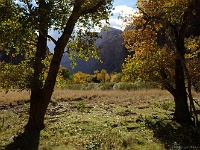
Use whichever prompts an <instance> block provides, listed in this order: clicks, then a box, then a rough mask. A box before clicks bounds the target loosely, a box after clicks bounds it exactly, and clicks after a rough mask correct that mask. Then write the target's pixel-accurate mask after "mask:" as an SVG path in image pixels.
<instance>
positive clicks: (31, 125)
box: [26, 10, 79, 132]
mask: <svg viewBox="0 0 200 150" xmlns="http://www.w3.org/2000/svg"><path fill="white" fill-rule="evenodd" d="M76 11H77V10H74V13H72V15H71V16H70V18H69V20H68V22H67V24H66V28H65V30H64V32H63V34H62V36H61V37H60V38H59V39H58V41H57V42H56V43H55V44H56V46H55V48H54V55H53V58H52V60H51V63H50V67H49V72H48V75H47V78H46V80H45V84H44V85H43V86H42V88H41V87H40V85H39V84H38V85H39V86H37V84H35V83H34V86H33V88H32V91H31V101H30V114H29V121H28V123H27V125H26V131H27V132H29V131H30V132H32V131H33V130H36V131H40V130H42V129H43V128H44V127H45V125H44V119H45V114H46V111H47V108H48V105H49V102H50V100H51V96H52V93H53V90H54V86H55V83H56V77H57V74H58V70H59V68H60V62H61V59H62V55H63V53H64V49H65V46H66V44H67V42H68V40H69V38H70V36H71V33H72V31H73V28H74V26H75V23H76V22H77V20H78V18H79V14H77V13H76ZM38 50H39V49H37V51H38ZM34 69H37V68H34ZM36 72H37V71H36ZM37 78H38V77H37ZM37 78H36V79H37Z"/></svg>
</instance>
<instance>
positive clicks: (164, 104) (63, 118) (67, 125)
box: [0, 89, 200, 150]
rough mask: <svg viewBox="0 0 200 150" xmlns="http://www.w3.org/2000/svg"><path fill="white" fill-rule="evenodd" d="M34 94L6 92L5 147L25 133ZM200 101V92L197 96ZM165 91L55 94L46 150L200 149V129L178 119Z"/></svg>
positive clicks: (0, 118) (0, 112) (1, 136)
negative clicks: (174, 118) (181, 122)
mask: <svg viewBox="0 0 200 150" xmlns="http://www.w3.org/2000/svg"><path fill="white" fill-rule="evenodd" d="M29 96H30V92H28V91H22V92H14V91H10V92H8V93H7V94H5V92H0V97H1V99H0V149H4V147H5V146H6V145H7V144H9V143H10V142H12V140H13V137H14V136H15V135H16V134H18V133H20V132H22V131H23V126H24V125H25V124H26V123H27V120H28V108H29ZM194 98H195V99H196V100H197V101H198V102H200V93H194ZM173 112H174V103H173V97H172V96H171V95H170V94H169V93H168V92H167V91H164V90H158V89H148V90H145V89H140V90H59V89H57V90H55V91H54V93H53V96H52V100H51V103H50V105H49V108H48V111H47V115H46V121H45V124H46V128H45V129H44V130H42V131H41V134H40V145H39V149H40V150H164V149H200V130H199V129H197V128H195V127H191V126H187V125H182V126H181V125H179V124H178V123H176V122H174V121H173V120H172V117H173Z"/></svg>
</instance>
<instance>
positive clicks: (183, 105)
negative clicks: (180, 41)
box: [174, 59, 192, 124]
mask: <svg viewBox="0 0 200 150" xmlns="http://www.w3.org/2000/svg"><path fill="white" fill-rule="evenodd" d="M175 86H176V87H175V95H174V101H175V113H174V119H175V120H176V121H177V122H179V123H189V124H190V123H191V122H192V121H191V116H190V112H189V107H188V101H187V92H186V87H185V79H184V70H183V67H182V64H181V61H180V60H179V59H177V60H176V64H175Z"/></svg>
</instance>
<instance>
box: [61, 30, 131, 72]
mask: <svg viewBox="0 0 200 150" xmlns="http://www.w3.org/2000/svg"><path fill="white" fill-rule="evenodd" d="M121 34H122V31H121V30H118V29H115V28H111V27H109V28H108V31H106V30H104V29H102V30H101V32H100V33H99V35H100V36H101V37H102V38H99V39H97V41H96V46H97V47H100V49H101V51H100V58H101V60H102V61H103V63H101V62H99V61H98V60H95V59H93V58H90V59H89V61H87V62H86V61H83V60H80V59H78V60H77V61H76V62H77V64H78V65H77V66H76V67H75V68H74V69H72V68H71V66H70V60H69V58H68V56H67V54H65V55H64V56H63V59H62V61H61V65H62V66H64V67H66V68H68V69H69V70H70V71H71V73H76V72H77V71H82V72H84V73H89V74H93V73H94V71H95V70H99V71H100V70H102V69H105V70H106V71H107V72H108V73H111V72H119V71H121V65H122V63H123V62H124V58H125V57H126V56H127V53H128V52H127V50H126V48H125V46H124V45H123V38H122V37H121Z"/></svg>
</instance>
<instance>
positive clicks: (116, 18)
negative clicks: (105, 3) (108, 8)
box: [110, 5, 137, 30]
mask: <svg viewBox="0 0 200 150" xmlns="http://www.w3.org/2000/svg"><path fill="white" fill-rule="evenodd" d="M136 11H137V10H135V9H133V8H132V7H129V6H127V5H118V6H115V9H114V10H113V11H112V13H113V16H112V17H111V18H110V26H111V27H113V28H117V29H120V30H124V28H125V26H126V23H125V22H124V19H123V18H124V17H126V16H131V15H133V14H134V13H136Z"/></svg>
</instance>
